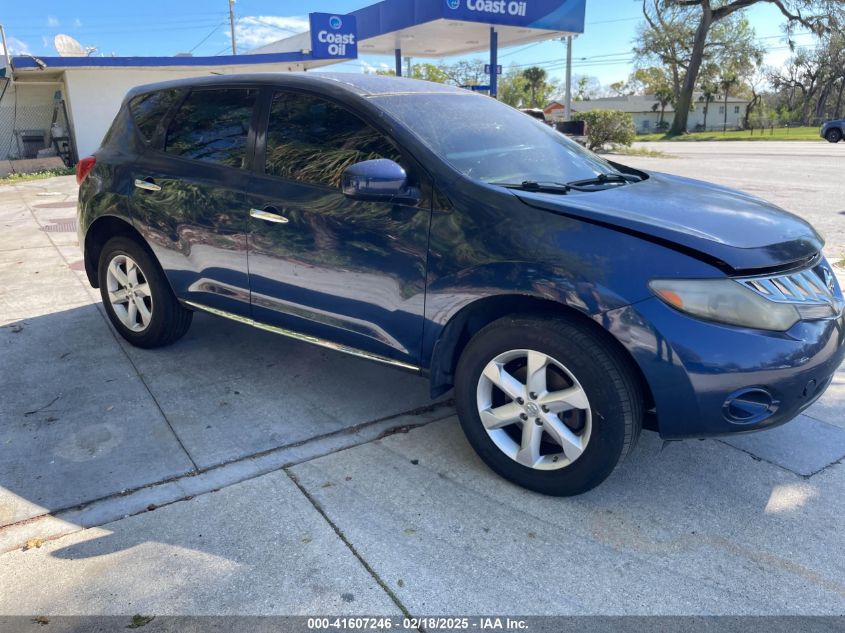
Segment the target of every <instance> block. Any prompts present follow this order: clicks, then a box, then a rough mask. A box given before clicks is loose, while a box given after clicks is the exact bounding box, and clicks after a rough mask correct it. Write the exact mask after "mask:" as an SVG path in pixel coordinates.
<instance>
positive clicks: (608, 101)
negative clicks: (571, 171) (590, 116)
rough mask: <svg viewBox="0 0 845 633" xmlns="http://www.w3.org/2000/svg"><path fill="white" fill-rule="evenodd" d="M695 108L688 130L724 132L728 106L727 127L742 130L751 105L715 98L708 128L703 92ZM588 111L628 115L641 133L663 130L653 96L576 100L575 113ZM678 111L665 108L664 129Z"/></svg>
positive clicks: (695, 102) (712, 102)
mask: <svg viewBox="0 0 845 633" xmlns="http://www.w3.org/2000/svg"><path fill="white" fill-rule="evenodd" d="M693 104H694V109H693V110H692V111H690V113H689V118H688V119H687V130H688V131H690V132H696V131H700V130H721V129H723V128H724V127H725V125H726V123H725V121H726V117H725V109H726V106H727V128H728V129H729V130H732V129H736V128H738V127H742V125H743V121H744V120H745V110H746V108H747V107H748V102H747V101H746V100H745V99H741V98H739V97H731V96H728V99H727V104H726V103H725V97H724V95H722V96H716V97H714V98H713V101H711V102H710V103H709V104H707V118H706V125H705V115H704V109H705V103H704V97H703V96H702V95H701V93H696V94H695V96H694V99H693ZM588 110H617V111H621V112H627V113H629V114H630V115H631V116H632V118H633V119H634V126H635V127H636V128H637V133H638V134H647V133H649V132H655V131H659V130H660V120H661V118H660V116H661V115H660V111H661V108H660V102H659V101H658V100H657V99H656V98H655V97H654V95H624V96H621V97H607V98H602V99H590V100H589V101H574V102H573V103H572V111H573V112H587V111H588ZM674 116H675V110H674V108H673V107H672V105H671V104H667V105H666V109H665V110H664V111H663V122H664V126H665V127H666V128H668V127H669V126H670V125H671V124H672V120H673V118H674Z"/></svg>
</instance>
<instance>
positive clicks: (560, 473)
mask: <svg viewBox="0 0 845 633" xmlns="http://www.w3.org/2000/svg"><path fill="white" fill-rule="evenodd" d="M455 398H456V403H457V409H458V416H459V418H460V421H461V426H462V427H463V430H464V433H465V434H466V436H467V439H468V440H469V442H470V444H471V445H472V447H473V449H475V451H476V452H477V453H478V455H479V456H480V457H481V459H482V460H484V462H485V463H486V464H487V465H488V466H489V467H490V468H492V469H493V470H494V471H495V472H496V473H498V474H499V475H501V476H502V477H504V478H505V479H508V480H510V481H512V482H514V483H516V484H518V485H520V486H523V487H524V488H528V489H530V490H534V491H537V492H541V493H544V494H548V495H554V496H571V495H577V494H581V493H583V492H586V491H588V490H590V489H591V488H594V487H595V486H597V485H599V484H600V483H601V482H602V481H604V480H605V479H606V478H607V477H608V475H610V473H611V472H613V469H614V468H615V467H616V465H617V464H618V463H619V462H620V461H621V460H622V458H624V457H625V455H626V454H627V453H628V452H629V451H630V450H631V448H632V447H633V446H634V444H635V443H636V440H637V437H638V436H639V432H640V428H641V425H642V411H643V403H642V394H641V391H640V388H639V384H638V381H637V379H636V377H635V374H634V371H633V369H632V367H631V364H630V361H629V360H628V359H627V358H625V357H624V356H623V355H622V353H621V352H620V351H619V350H617V349H616V348H615V346H613V345H612V343H611V342H610V341H608V340H606V338H605V336H604V335H603V334H602V333H601V332H597V331H595V329H594V328H593V327H592V326H591V325H590V324H589V323H580V322H577V321H576V320H570V319H564V318H544V317H536V318H533V317H516V316H510V317H504V318H502V319H499V320H498V321H495V322H493V323H491V324H490V325H488V326H487V327H485V328H484V329H482V330H481V331H480V332H478V333H477V334H476V335H475V336H474V337H473V338H472V340H470V342H469V344H468V345H467V347H466V349H465V350H464V352H463V354H462V355H461V358H460V361H459V362H458V368H457V375H456V381H455Z"/></svg>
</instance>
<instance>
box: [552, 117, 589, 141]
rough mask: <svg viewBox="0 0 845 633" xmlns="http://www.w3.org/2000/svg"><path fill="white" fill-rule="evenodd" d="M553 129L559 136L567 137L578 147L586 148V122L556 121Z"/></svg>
mask: <svg viewBox="0 0 845 633" xmlns="http://www.w3.org/2000/svg"><path fill="white" fill-rule="evenodd" d="M554 128H555V129H556V130H557V131H558V132H560V133H561V134H563V135H565V136H568V137H569V138H571V139H572V140H573V141H575V142H576V143H578V144H579V145H583V146H584V147H586V146H587V141H588V138H587V122H586V121H558V122H557V123H555V124H554Z"/></svg>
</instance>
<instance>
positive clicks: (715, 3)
mask: <svg viewBox="0 0 845 633" xmlns="http://www.w3.org/2000/svg"><path fill="white" fill-rule="evenodd" d="M648 2H649V0H643V10H644V13H645V14H646V20H647V21H648V15H649V14H648V11H647V10H646V8H647V3H648ZM651 2H653V3H654V5H655V6H658V5H659V6H660V8H661V9H667V8H671V9H673V10H681V11H683V10H687V9H688V10H690V11H691V15H690V17H691V18H692V20H693V22H692V24H695V33H694V36H693V39H692V47H691V48H690V52H689V61H688V63H687V65H686V73H685V75H684V78H683V83H682V84H681V86H680V91H679V94H678V101H677V107H676V108H675V119H674V121H673V122H672V127H671V129H670V130H669V133H670V134H683V133H684V132H686V129H687V120H688V117H689V110H690V105H691V103H692V96H693V91H694V90H695V86H696V84H697V82H698V73H699V70H700V69H701V66H702V63H703V62H704V61H705V55H706V52H707V47H708V40H709V39H710V37H709V36H710V35H711V31H712V30H713V29H715V28H716V27H718V26H721V25H723V24H725V22H724V21H725V20H728V19H730V17H731V16H733V15H734V14H736V13H737V12H738V11H741V10H742V9H745V8H747V7H749V6H751V5H755V4H762V3H767V4H771V5H772V6H774V7H777V9H778V10H779V11H780V12H781V14H782V15H783V17H784V18H785V19H786V28H787V33H788V34H791V32H792V29H793V28H794V27H795V25H801V26H803V27H805V28H807V29H809V30H811V31H813V32H815V33H818V34H822V33H823V32H825V31H826V30H829V31H831V32H833V31H835V30H837V29H839V28H841V24H842V14H843V7H842V0H651ZM725 44H726V45H727V44H729V42H725Z"/></svg>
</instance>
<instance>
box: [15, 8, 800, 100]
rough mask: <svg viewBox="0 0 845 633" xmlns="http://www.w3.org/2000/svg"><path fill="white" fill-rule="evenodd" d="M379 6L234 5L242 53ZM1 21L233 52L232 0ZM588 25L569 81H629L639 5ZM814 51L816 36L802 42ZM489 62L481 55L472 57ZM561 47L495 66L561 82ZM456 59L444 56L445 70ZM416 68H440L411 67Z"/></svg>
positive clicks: (524, 49) (775, 24)
mask: <svg viewBox="0 0 845 633" xmlns="http://www.w3.org/2000/svg"><path fill="white" fill-rule="evenodd" d="M374 2H375V0H298V1H293V0H237V1H236V4H235V15H236V18H237V38H236V39H237V41H238V51H239V52H245V51H247V50H249V49H251V48H255V47H258V46H261V45H263V44H266V43H269V42H272V41H274V40H277V39H282V38H284V37H287V36H289V35H292V34H293V33H296V32H300V31H304V30H307V29H308V16H307V14H308V12H309V11H325V12H330V13H348V12H350V11H353V10H355V9H358V8H361V7H364V6H367V5H369V4H372V3H374ZM3 5H4V6H3V8H2V10H0V22H2V23H3V24H4V26H5V27H6V33H7V38H8V40H9V48H10V50H12V51H13V52H18V53H30V54H32V55H44V56H48V55H55V54H56V53H55V49H54V48H53V38H54V37H55V36H56V35H57V34H59V33H66V34H68V35H71V36H72V37H74V38H76V39H77V40H79V41H80V42H81V43H82V44H83V45H84V46H96V47H97V53H96V54H104V55H112V54H115V55H121V56H129V55H165V56H167V55H175V54H176V53H182V52H192V53H193V54H194V55H220V54H229V53H231V43H230V36H229V9H228V6H229V5H228V0H144V2H142V3H140V2H138V3H136V2H125V1H123V2H122V1H121V0H85V1H79V0H30V1H29V2H11V0H7V1H5V2H3ZM586 6H587V13H586V27H585V32H584V34H582V35H580V36H578V38H577V39H575V41H574V44H573V73H574V74H576V75H590V76H594V77H596V78H598V80H599V81H600V82H601V83H602V84H603V85H608V84H610V83H613V82H615V81H619V80H624V79H626V78H627V76H628V75H629V74H630V72H631V70H632V64H631V58H632V55H631V45H632V40H633V39H634V36H635V34H636V28H637V25H638V24H640V23H641V21H642V13H641V6H642V5H641V2H640V0H587V5H586ZM745 14H746V16H747V17H748V18H749V19H750V20H751V23H752V25H753V26H754V28H755V30H756V34H757V37H758V38H759V39H760V40H761V41H762V42H763V43H764V44H765V45H766V46H767V47H768V48H769V49H770V53H769V55H768V56H767V59H766V62H767V63H768V64H771V65H775V66H779V65H781V64H782V63H783V62H784V61H785V60H786V59H787V58H788V57H789V49H788V46H787V45H786V42H785V40H784V39H783V36H782V30H781V25H782V24H783V21H782V19H781V15H780V12H779V11H778V10H777V9H776V8H775V7H774V6H772V5H770V4H768V3H760V4H758V5H755V6H753V7H751V8H750V9H747V10H746V13H745ZM796 41H797V42H798V44H799V45H800V44H809V43H810V42H811V41H812V36H810V35H809V34H806V35H802V36H799V37H798V38H797V40H796ZM472 57H478V58H484V57H485V55H483V54H479V55H474V56H468V57H467V58H472ZM565 58H566V51H565V46H564V44H562V43H561V42H559V41H548V42H541V43H536V44H531V45H527V46H517V47H513V48H509V49H502V50H500V51H499V63H501V64H503V65H505V66H506V67H507V66H508V65H509V64H516V65H519V66H520V67H525V66H526V65H530V64H536V65H539V66H541V67H543V68H545V69H546V70H547V71H548V73H549V75H550V77H556V78H562V77H563V75H564V63H565ZM456 59H459V58H447V59H446V60H443V61H447V62H451V61H455V60H456ZM414 61H420V62H421V61H435V62H436V61H439V60H423V59H415V60H414ZM392 67H393V59H392V58H387V57H378V56H361V57H360V58H359V59H358V60H356V61H354V62H346V63H344V64H340V65H335V66H332V67H331V69H332V70H336V71H340V70H344V71H347V72H356V71H358V72H360V71H363V70H366V69H372V68H392Z"/></svg>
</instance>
